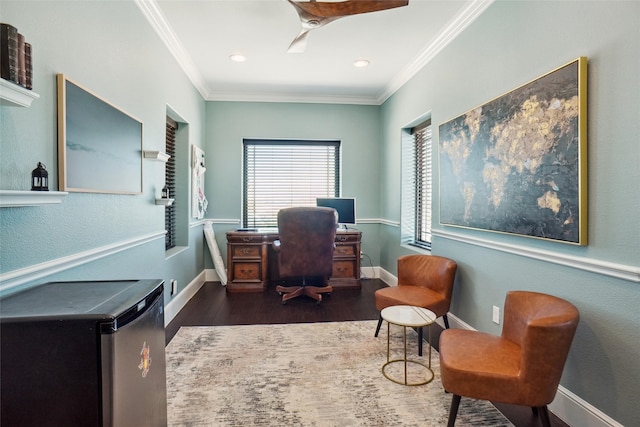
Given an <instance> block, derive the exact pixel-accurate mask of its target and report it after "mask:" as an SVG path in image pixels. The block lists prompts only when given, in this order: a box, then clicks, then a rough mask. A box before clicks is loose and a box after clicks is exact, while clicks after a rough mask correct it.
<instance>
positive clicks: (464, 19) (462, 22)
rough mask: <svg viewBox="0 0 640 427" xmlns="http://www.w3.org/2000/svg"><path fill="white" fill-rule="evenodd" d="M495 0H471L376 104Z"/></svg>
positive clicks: (395, 79) (386, 89)
mask: <svg viewBox="0 0 640 427" xmlns="http://www.w3.org/2000/svg"><path fill="white" fill-rule="evenodd" d="M494 1H495V0H472V1H471V2H469V4H468V5H467V6H466V7H465V8H464V9H462V10H461V11H460V13H458V14H457V15H456V16H454V17H453V19H452V20H451V21H449V23H448V24H447V25H446V26H445V27H444V28H443V29H442V30H441V31H440V32H439V33H438V35H436V37H435V38H433V40H431V41H430V42H429V44H428V45H427V46H425V48H424V49H423V50H422V52H420V54H419V55H418V56H416V57H415V59H414V60H413V61H411V62H410V63H409V64H407V66H405V67H404V68H403V69H402V71H400V73H399V74H398V75H396V76H395V77H394V78H393V80H391V82H389V84H388V85H387V86H386V87H385V88H384V90H383V91H382V92H380V94H379V95H378V97H377V104H378V105H381V104H383V103H384V102H385V101H386V100H387V99H389V97H391V95H393V94H394V93H395V92H396V91H397V90H398V89H400V88H401V87H402V86H403V85H404V84H405V83H407V82H408V81H409V80H410V79H411V78H412V77H413V76H415V75H416V74H417V73H418V71H420V70H421V69H422V68H424V66H425V65H427V64H428V63H429V62H430V61H431V60H432V59H433V58H435V57H436V55H437V54H438V53H440V51H442V49H444V48H445V47H446V46H447V45H448V44H449V43H451V42H452V41H453V40H454V39H455V38H456V37H458V35H460V34H461V33H462V32H463V31H464V30H465V29H466V28H467V27H468V26H469V25H471V23H472V22H474V21H475V20H476V19H477V18H478V17H479V16H480V15H482V13H483V12H484V11H485V10H486V9H487V8H488V7H489V6H491V4H492V3H493V2H494Z"/></svg>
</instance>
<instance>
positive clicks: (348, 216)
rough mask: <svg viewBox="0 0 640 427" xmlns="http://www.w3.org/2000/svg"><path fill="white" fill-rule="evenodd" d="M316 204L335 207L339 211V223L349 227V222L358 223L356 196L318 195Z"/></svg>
mask: <svg viewBox="0 0 640 427" xmlns="http://www.w3.org/2000/svg"><path fill="white" fill-rule="evenodd" d="M316 206H322V207H327V208H333V209H335V210H336V211H337V212H338V223H339V224H340V225H343V226H344V228H347V224H351V225H354V224H355V223H356V199H355V198H354V197H318V198H317V199H316Z"/></svg>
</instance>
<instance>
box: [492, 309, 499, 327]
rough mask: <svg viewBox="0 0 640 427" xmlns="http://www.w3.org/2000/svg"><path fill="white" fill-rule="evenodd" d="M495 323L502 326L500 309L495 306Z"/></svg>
mask: <svg viewBox="0 0 640 427" xmlns="http://www.w3.org/2000/svg"><path fill="white" fill-rule="evenodd" d="M493 323H496V324H498V325H499V324H500V307H497V306H495V305H494V306H493Z"/></svg>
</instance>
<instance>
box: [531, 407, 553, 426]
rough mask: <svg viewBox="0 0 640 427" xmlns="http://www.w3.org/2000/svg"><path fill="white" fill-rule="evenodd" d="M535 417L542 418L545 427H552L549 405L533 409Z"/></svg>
mask: <svg viewBox="0 0 640 427" xmlns="http://www.w3.org/2000/svg"><path fill="white" fill-rule="evenodd" d="M531 409H532V410H533V413H534V414H535V415H539V416H540V422H541V423H542V426H543V427H551V419H550V418H549V410H548V409H547V405H545V406H539V407H533V408H531Z"/></svg>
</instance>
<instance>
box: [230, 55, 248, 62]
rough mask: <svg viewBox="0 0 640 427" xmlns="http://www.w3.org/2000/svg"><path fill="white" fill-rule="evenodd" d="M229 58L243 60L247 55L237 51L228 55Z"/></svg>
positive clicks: (234, 60)
mask: <svg viewBox="0 0 640 427" xmlns="http://www.w3.org/2000/svg"><path fill="white" fill-rule="evenodd" d="M229 59H230V60H232V61H233V62H244V61H246V60H247V57H246V56H244V55H241V54H239V53H234V54H233V55H229Z"/></svg>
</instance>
